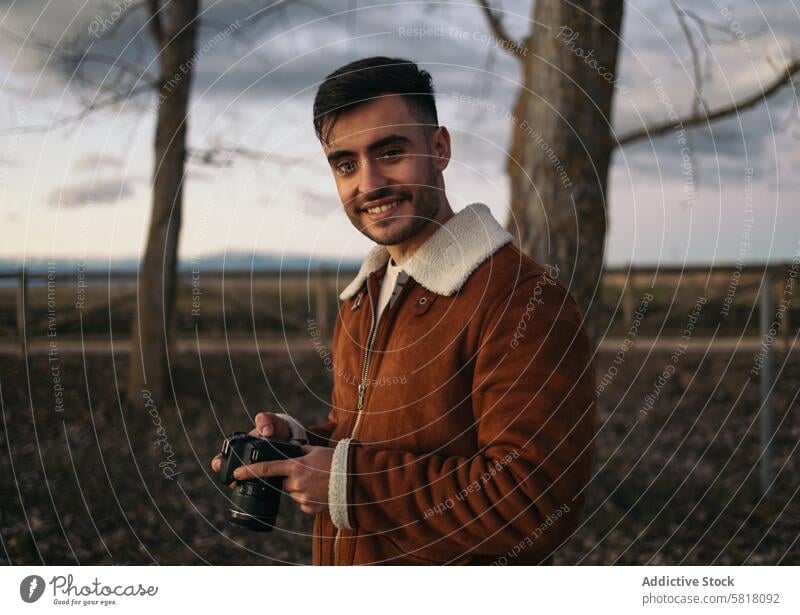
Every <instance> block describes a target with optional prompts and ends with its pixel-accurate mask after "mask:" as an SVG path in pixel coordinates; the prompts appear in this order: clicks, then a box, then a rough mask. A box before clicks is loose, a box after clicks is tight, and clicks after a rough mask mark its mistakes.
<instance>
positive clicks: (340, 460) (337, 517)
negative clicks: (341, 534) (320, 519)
mask: <svg viewBox="0 0 800 615" xmlns="http://www.w3.org/2000/svg"><path fill="white" fill-rule="evenodd" d="M350 440H351V439H350V438H342V439H341V440H339V442H338V444H336V448H335V449H334V450H333V460H332V461H331V476H330V479H328V511H329V512H330V515H331V521H333V524H334V525H335V526H336V527H337V528H338V529H340V530H351V529H353V528H352V527H351V526H350V520H349V519H348V518H347V457H348V453H349V451H350Z"/></svg>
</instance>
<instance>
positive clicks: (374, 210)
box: [367, 201, 400, 214]
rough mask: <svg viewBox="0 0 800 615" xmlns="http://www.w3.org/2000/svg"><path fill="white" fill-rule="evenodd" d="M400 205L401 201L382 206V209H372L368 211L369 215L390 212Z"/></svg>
mask: <svg viewBox="0 0 800 615" xmlns="http://www.w3.org/2000/svg"><path fill="white" fill-rule="evenodd" d="M399 204H400V201H395V202H394V203H389V204H388V205H381V206H380V207H370V208H369V209H368V210H367V213H369V214H377V213H381V212H384V211H389V210H390V209H394V208H395V207H397V206H398V205H399Z"/></svg>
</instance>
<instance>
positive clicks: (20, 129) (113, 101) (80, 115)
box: [0, 84, 153, 137]
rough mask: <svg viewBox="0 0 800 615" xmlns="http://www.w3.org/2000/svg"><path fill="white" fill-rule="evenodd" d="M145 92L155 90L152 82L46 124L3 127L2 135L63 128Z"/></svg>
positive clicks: (0, 133) (33, 132) (93, 102)
mask: <svg viewBox="0 0 800 615" xmlns="http://www.w3.org/2000/svg"><path fill="white" fill-rule="evenodd" d="M145 92H153V86H151V85H150V84H145V85H141V86H139V87H136V88H133V89H132V90H128V91H126V92H120V93H119V94H115V95H112V96H109V97H108V98H105V99H103V100H101V101H99V102H95V101H92V102H90V103H88V104H87V105H86V107H84V108H83V109H81V110H80V111H78V112H77V113H73V114H70V115H64V116H62V117H58V118H55V119H52V120H50V121H49V122H47V123H44V124H31V125H30V126H11V127H9V128H2V129H0V137H9V136H12V135H23V134H37V133H43V132H48V131H50V130H53V129H55V128H62V127H63V126H66V125H68V124H72V123H74V122H79V121H81V120H82V119H84V118H85V117H86V116H88V115H90V114H91V113H94V112H95V111H99V110H100V109H106V108H108V107H113V106H114V105H117V104H119V103H121V102H123V101H125V100H128V99H130V98H133V97H134V96H138V95H139V94H144V93H145Z"/></svg>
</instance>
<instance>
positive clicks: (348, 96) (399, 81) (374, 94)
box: [314, 56, 439, 141]
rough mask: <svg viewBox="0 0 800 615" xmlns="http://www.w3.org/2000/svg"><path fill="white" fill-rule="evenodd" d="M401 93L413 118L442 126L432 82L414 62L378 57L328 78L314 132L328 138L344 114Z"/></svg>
mask: <svg viewBox="0 0 800 615" xmlns="http://www.w3.org/2000/svg"><path fill="white" fill-rule="evenodd" d="M392 94H400V95H402V96H403V100H405V102H406V104H407V105H408V108H409V111H410V112H411V113H412V114H413V115H414V117H415V118H416V119H418V120H420V122H422V123H424V124H429V125H431V126H438V125H439V118H438V116H437V114H436V101H435V100H434V91H433V79H432V78H431V75H430V73H428V71H425V70H422V69H421V68H420V67H419V66H417V65H416V64H415V63H414V62H412V61H411V60H404V59H402V58H386V57H383V56H375V57H372V58H364V59H363V60H356V61H355V62H351V63H350V64H346V65H345V66H342V67H341V68H339V69H337V70H335V71H334V72H332V73H331V74H330V75H328V76H327V77H325V81H323V82H322V85H320V86H319V89H318V90H317V96H316V98H315V99H314V131H315V132H316V133H317V138H318V139H319V140H320V141H324V140H326V139H327V135H323V131H324V132H325V133H327V134H330V129H331V128H333V125H334V124H335V123H336V119H337V118H338V117H339V116H340V115H341V114H342V113H344V112H345V111H349V110H350V109H353V108H354V107H356V106H358V105H361V104H364V103H367V102H369V101H371V100H375V99H376V98H379V97H381V96H389V95H392Z"/></svg>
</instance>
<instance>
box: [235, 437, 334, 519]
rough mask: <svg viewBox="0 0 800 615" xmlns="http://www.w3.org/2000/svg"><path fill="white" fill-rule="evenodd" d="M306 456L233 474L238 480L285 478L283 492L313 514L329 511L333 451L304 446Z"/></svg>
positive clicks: (257, 466)
mask: <svg viewBox="0 0 800 615" xmlns="http://www.w3.org/2000/svg"><path fill="white" fill-rule="evenodd" d="M302 449H303V453H304V455H303V456H302V457H296V458H295V459H286V460H281V461H262V462H259V463H251V464H249V465H246V466H241V467H239V468H237V469H236V471H235V472H234V473H233V477H234V478H235V479H236V480H246V479H252V478H261V477H264V478H266V477H268V476H285V477H286V479H285V480H284V481H283V490H284V491H285V492H286V493H288V494H289V496H290V497H291V498H292V499H293V500H294V501H295V502H297V503H298V504H300V510H302V511H303V512H304V513H308V514H310V515H316V514H318V513H321V512H324V511H325V510H327V508H328V479H329V477H330V473H331V462H332V461H333V449H332V448H330V447H327V446H303V447H302Z"/></svg>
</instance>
